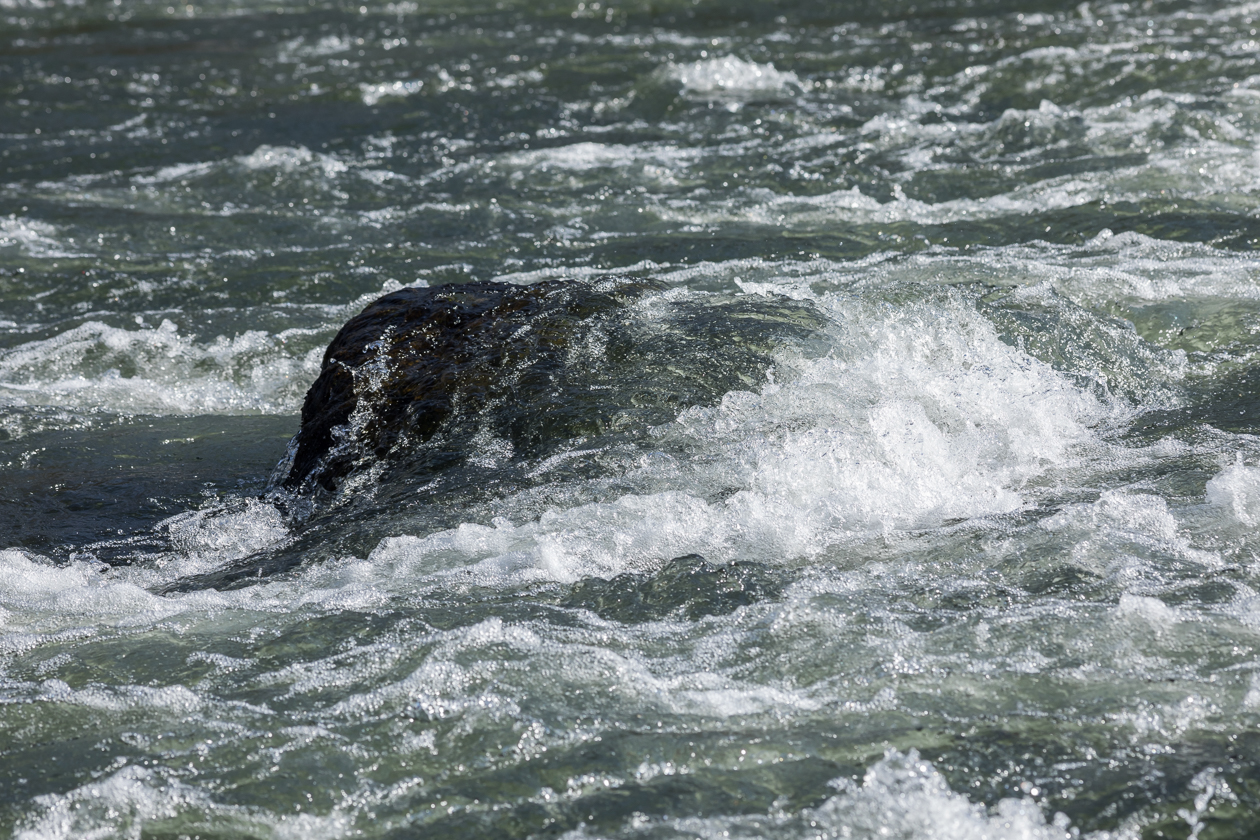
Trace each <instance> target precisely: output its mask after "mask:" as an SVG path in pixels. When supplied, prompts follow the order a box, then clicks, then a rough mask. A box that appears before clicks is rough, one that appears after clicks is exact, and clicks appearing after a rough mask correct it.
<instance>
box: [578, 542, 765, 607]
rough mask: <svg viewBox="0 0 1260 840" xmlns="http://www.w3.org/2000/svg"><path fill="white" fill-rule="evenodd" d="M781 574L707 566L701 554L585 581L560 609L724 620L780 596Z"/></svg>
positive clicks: (751, 566)
mask: <svg viewBox="0 0 1260 840" xmlns="http://www.w3.org/2000/svg"><path fill="white" fill-rule="evenodd" d="M784 577H785V575H784V574H783V573H782V572H780V571H777V570H775V569H773V568H772V567H770V566H768V565H766V564H764V563H753V562H749V561H735V562H731V563H710V562H709V561H708V560H705V559H704V558H703V557H701V556H700V555H699V554H688V555H685V556H683V557H675V558H674V559H673V560H671V561H669V562H668V563H666V564H665V566H664V567H663V568H662V569H660V571H658V572H656V573H655V574H638V573H634V572H627V573H626V574H621V575H617V576H616V577H615V578H613V579H612V580H605V579H603V578H597V577H593V578H585V579H583V580H580V581H578V582H577V583H575V584H574V585H573V588H572V589H571V591H570V592H569V595H568V597H567V598H565V599H564V600H563V601H561V604H562V606H566V607H580V608H582V609H587V610H590V611H591V612H593V613H595V614H596V615H598V616H599V617H600V618H605V619H608V620H610V621H619V622H621V623H623V624H637V623H640V622H644V621H656V620H659V619H662V618H665V617H667V616H676V617H679V618H687V619H690V620H693V621H694V620H696V619H699V618H703V617H705V616H709V615H726V614H728V613H732V612H734V611H735V610H737V609H738V608H740V607H744V606H747V605H749V604H753V603H756V602H757V601H760V600H762V599H765V598H774V597H778V595H779V594H780V593H781V592H782V591H783V587H784V580H783V578H784Z"/></svg>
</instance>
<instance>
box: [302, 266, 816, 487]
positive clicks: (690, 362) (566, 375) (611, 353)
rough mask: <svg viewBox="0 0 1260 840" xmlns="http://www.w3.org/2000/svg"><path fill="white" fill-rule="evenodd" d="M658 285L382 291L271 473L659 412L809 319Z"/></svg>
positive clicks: (606, 282) (742, 376) (621, 282)
mask: <svg viewBox="0 0 1260 840" xmlns="http://www.w3.org/2000/svg"><path fill="white" fill-rule="evenodd" d="M662 291H663V286H662V284H661V283H659V282H656V281H652V280H646V279H639V278H631V277H605V278H600V279H596V280H574V281H560V280H553V281H546V282H542V283H536V284H534V285H529V286H519V285H512V284H507V283H497V282H473V283H465V284H453V285H446V286H438V287H433V288H416V289H411V288H409V289H401V290H399V291H396V292H393V293H391V294H388V295H385V296H384V297H382V298H380V299H379V300H377V301H375V302H374V303H372V304H371V305H369V306H368V307H367V308H366V309H364V310H363V312H361V313H360V314H359V315H357V316H355V317H354V318H352V319H351V320H350V321H349V322H348V323H347V324H346V325H345V326H344V327H342V329H341V331H340V332H339V333H338V334H337V336H336V338H334V339H333V341H332V343H331V344H330V345H329V347H328V350H327V351H326V352H325V354H324V361H323V365H322V368H321V371H320V374H319V378H318V379H316V381H315V383H314V384H313V385H312V386H311V389H310V391H309V392H308V393H307V395H306V401H305V403H304V405H303V407H302V426H301V429H300V431H299V432H298V434H297V435H296V436H295V437H294V438H293V441H292V442H291V444H290V446H289V452H288V455H287V456H286V459H285V461H284V462H282V464H281V465H280V468H279V470H278V473H279V474H280V475H282V476H283V478H282V479H281V484H282V486H283V487H284V488H285V489H286V490H289V491H298V492H308V491H309V492H315V493H319V492H320V491H321V490H322V491H328V492H335V491H336V490H337V489H338V488H339V487H340V486H342V485H343V484H344V482H345V481H346V480H347V479H348V478H350V477H352V476H355V475H360V474H366V471H367V470H369V469H372V468H376V469H377V471H378V473H377V476H376V477H377V478H385V479H387V480H392V481H397V480H402V479H405V477H406V476H407V475H411V476H416V475H428V474H430V473H433V472H434V471H437V470H441V469H443V468H446V467H449V466H452V465H454V464H457V463H463V462H465V461H467V460H468V459H469V458H477V457H481V458H483V459H484V458H485V457H487V455H494V454H499V455H507V456H510V457H522V458H536V457H538V456H540V455H543V454H545V453H546V452H547V451H549V449H550V448H551V447H552V446H553V445H555V444H556V443H558V442H561V441H567V440H572V439H574V438H579V437H583V436H590V435H599V434H605V433H608V432H616V431H627V430H630V429H632V428H642V427H644V426H645V425H651V424H654V423H661V422H665V421H666V420H668V419H670V418H672V417H673V416H674V415H675V414H676V413H677V412H678V410H680V409H681V408H685V407H686V406H689V405H699V404H705V403H709V402H712V401H713V400H715V399H717V398H720V397H721V395H722V394H724V393H726V392H727V391H728V390H730V389H731V388H732V387H739V386H741V385H742V386H748V385H752V384H755V383H756V382H758V381H759V380H760V379H761V377H762V375H763V372H764V370H765V369H766V367H767V366H768V365H769V364H770V361H771V359H770V352H771V350H772V349H773V347H774V346H775V344H776V343H777V341H779V340H782V339H783V338H784V337H785V336H786V335H789V334H792V333H802V334H803V332H804V330H803V329H802V328H804V327H809V326H811V325H813V324H814V323H815V322H816V316H814V315H813V310H812V307H811V306H810V305H809V304H806V303H801V302H794V301H789V300H786V299H778V298H774V297H762V298H760V299H758V298H756V297H745V298H743V299H728V300H726V301H725V304H724V305H723V302H721V301H720V300H718V299H717V298H718V296H711V297H712V298H713V300H707V299H706V301H705V302H706V304H709V305H707V306H706V307H705V309H704V311H703V312H701V311H697V310H696V309H695V308H694V307H692V306H687V305H684V304H682V303H680V302H678V301H674V300H670V299H669V297H668V296H666V295H663V294H662ZM649 298H650V302H649Z"/></svg>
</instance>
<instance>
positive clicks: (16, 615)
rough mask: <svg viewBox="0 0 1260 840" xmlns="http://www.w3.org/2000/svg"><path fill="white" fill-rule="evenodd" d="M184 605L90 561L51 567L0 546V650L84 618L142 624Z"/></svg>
mask: <svg viewBox="0 0 1260 840" xmlns="http://www.w3.org/2000/svg"><path fill="white" fill-rule="evenodd" d="M182 609H183V607H180V606H175V605H171V604H170V603H169V602H167V601H166V599H163V598H160V597H158V596H156V595H154V594H152V593H150V592H148V591H146V590H144V589H142V588H141V587H139V586H137V585H135V584H134V583H129V582H127V581H121V580H112V579H109V578H108V577H107V576H106V575H105V573H104V570H103V569H102V568H101V567H100V566H98V565H95V564H92V563H87V562H81V561H80V562H73V563H69V564H67V565H62V566H55V565H53V564H52V563H49V562H47V561H45V560H42V559H41V558H38V557H34V556H32V555H30V554H27V553H26V552H23V551H18V550H16V549H6V550H0V619H2V620H0V628H3V629H4V631H5V633H4V635H2V636H0V649H7V650H10V651H12V650H21V649H24V648H25V647H27V646H28V645H29V644H32V643H33V641H32V639H31V637H30V636H29V635H28V634H30V633H34V632H51V631H53V630H60V629H63V628H64V627H66V626H67V625H68V626H71V627H73V626H75V625H76V624H77V623H79V622H83V621H93V622H94V621H119V622H122V623H127V622H130V621H133V620H135V621H140V622H142V623H147V622H149V621H153V620H160V619H162V618H165V617H167V616H169V615H171V614H173V613H175V612H179V611H182Z"/></svg>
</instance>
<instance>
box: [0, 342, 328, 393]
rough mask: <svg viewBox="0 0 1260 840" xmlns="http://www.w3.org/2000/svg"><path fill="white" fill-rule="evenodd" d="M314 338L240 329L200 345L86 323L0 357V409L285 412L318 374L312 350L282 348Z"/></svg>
mask: <svg viewBox="0 0 1260 840" xmlns="http://www.w3.org/2000/svg"><path fill="white" fill-rule="evenodd" d="M314 334H315V333H314V331H311V330H289V331H286V332H284V333H280V334H276V335H272V334H269V333H266V332H263V331H260V330H250V331H247V332H245V333H242V334H240V335H237V336H234V337H232V338H227V337H225V336H218V337H217V338H215V339H214V340H213V341H210V342H208V343H203V342H199V341H197V340H196V338H195V337H193V336H190V335H186V334H182V333H181V332H180V331H179V329H178V328H177V327H176V326H175V324H173V323H171V321H169V320H163V321H162V323H161V324H160V325H158V326H157V327H155V328H150V327H141V328H138V329H134V330H131V329H123V328H120V327H112V326H109V325H107V324H103V323H101V322H99V321H88V322H86V323H84V324H81V325H79V326H77V327H74V328H72V329H70V330H67V331H66V332H63V333H61V334H60V335H56V336H53V337H52V338H48V339H41V340H38V341H32V342H28V343H26V344H21V345H18V346H17V347H14V348H12V349H9V350H6V351H3V352H0V405H3V404H10V405H14V404H17V405H23V404H42V405H64V406H93V407H99V408H107V409H109V410H112V411H121V412H139V413H149V414H244V413H256V412H262V413H269V414H273V413H291V412H294V411H296V410H297V409H298V407H299V406H300V405H301V400H302V397H303V395H304V394H305V392H306V389H307V387H309V385H310V383H311V382H312V381H314V379H315V376H316V375H318V372H319V364H320V359H321V356H322V346H321V347H318V348H311V349H309V350H306V351H298V352H297V353H295V352H294V351H293V350H292V349H290V347H289V346H288V342H290V341H293V340H294V339H302V338H303V337H305V336H309V335H314ZM295 343H298V344H302V343H304V342H302V341H300V340H299V341H297V342H295ZM123 371H126V375H124V373H123Z"/></svg>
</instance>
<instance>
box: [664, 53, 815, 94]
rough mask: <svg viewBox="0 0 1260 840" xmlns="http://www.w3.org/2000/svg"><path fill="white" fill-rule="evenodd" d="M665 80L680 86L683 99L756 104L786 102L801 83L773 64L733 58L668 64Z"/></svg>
mask: <svg viewBox="0 0 1260 840" xmlns="http://www.w3.org/2000/svg"><path fill="white" fill-rule="evenodd" d="M664 76H665V77H666V78H670V79H673V80H674V81H676V82H678V83H679V84H681V85H682V90H683V95H684V96H687V97H690V98H693V99H702V100H704V99H707V100H716V101H723V102H758V101H774V100H777V99H789V98H791V97H792V96H794V95H795V94H796V93H798V92H799V91H800V90H801V88H802V85H801V80H800V79H798V78H797V76H796V74H795V73H793V72H791V71H790V70H789V71H786V72H785V71H780V70H776V69H775V68H774V65H773V64H758V63H756V62H753V61H746V60H744V59H742V58H739V57H737V56H733V55H727V56H720V57H715V58H709V59H704V60H702V61H694V62H692V63H690V64H670V65H668V66H667V67H666V68H665V70H664Z"/></svg>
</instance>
